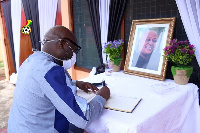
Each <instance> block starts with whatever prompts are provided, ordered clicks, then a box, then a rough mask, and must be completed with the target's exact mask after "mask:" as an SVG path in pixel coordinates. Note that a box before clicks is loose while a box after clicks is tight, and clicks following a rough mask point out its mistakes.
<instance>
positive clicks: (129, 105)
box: [77, 90, 142, 113]
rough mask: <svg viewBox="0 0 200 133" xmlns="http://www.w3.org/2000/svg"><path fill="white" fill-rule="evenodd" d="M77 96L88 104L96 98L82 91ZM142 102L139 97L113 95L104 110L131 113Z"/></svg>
mask: <svg viewBox="0 0 200 133" xmlns="http://www.w3.org/2000/svg"><path fill="white" fill-rule="evenodd" d="M77 94H78V95H79V96H80V97H83V98H85V99H86V100H87V102H90V101H91V100H92V99H93V98H94V97H95V96H96V95H95V94H94V93H93V92H91V94H87V93H85V92H84V91H82V90H77ZM141 100H142V98H138V97H125V96H117V95H111V96H110V98H109V99H108V101H106V104H105V105H104V108H108V109H113V110H117V111H123V112H128V113H131V112H132V111H133V110H134V109H135V108H136V106H137V105H138V104H139V103H140V101H141Z"/></svg>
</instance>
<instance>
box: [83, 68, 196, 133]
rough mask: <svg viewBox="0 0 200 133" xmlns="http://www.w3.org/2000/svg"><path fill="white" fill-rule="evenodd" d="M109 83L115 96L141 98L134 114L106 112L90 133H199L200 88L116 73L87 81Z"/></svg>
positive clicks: (92, 126) (171, 81) (88, 129)
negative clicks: (199, 95) (199, 94)
mask: <svg viewBox="0 0 200 133" xmlns="http://www.w3.org/2000/svg"><path fill="white" fill-rule="evenodd" d="M103 78H104V79H105V81H106V83H107V86H108V87H109V88H110V90H111V95H120V96H131V97H132V96H133V97H141V98H142V101H141V102H140V103H139V105H138V106H137V107H136V109H134V110H133V112H132V113H125V112H120V111H114V110H109V109H103V112H102V115H101V116H100V117H99V118H98V119H97V120H95V121H94V122H92V123H91V124H90V125H89V126H88V127H87V129H86V131H88V132H89V133H180V132H182V133H199V132H200V108H199V104H198V87H197V86H196V85H194V84H192V83H189V84H187V85H178V84H175V83H174V81H173V80H169V79H166V80H165V81H158V80H153V79H148V78H143V77H138V76H134V75H129V74H124V73H123V71H120V72H114V73H113V74H112V75H111V76H105V74H104V73H102V74H99V75H94V76H90V77H88V78H86V79H83V81H90V82H97V81H101V80H102V79H103ZM127 104H128V103H127Z"/></svg>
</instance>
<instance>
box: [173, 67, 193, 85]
mask: <svg viewBox="0 0 200 133" xmlns="http://www.w3.org/2000/svg"><path fill="white" fill-rule="evenodd" d="M171 71H172V75H173V77H174V82H175V83H176V84H180V85H185V84H187V83H188V81H189V78H190V76H191V74H192V72H193V67H191V66H182V67H179V66H172V67H171Z"/></svg>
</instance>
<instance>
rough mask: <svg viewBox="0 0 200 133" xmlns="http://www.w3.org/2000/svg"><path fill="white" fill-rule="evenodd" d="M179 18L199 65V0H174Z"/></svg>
mask: <svg viewBox="0 0 200 133" xmlns="http://www.w3.org/2000/svg"><path fill="white" fill-rule="evenodd" d="M176 3H177V6H178V10H179V12H180V15H181V19H182V22H183V25H184V28H185V31H186V34H187V36H188V39H189V41H190V43H191V44H193V45H194V46H195V47H196V51H195V55H196V59H197V62H198V64H199V66H200V5H199V4H200V3H199V0H176Z"/></svg>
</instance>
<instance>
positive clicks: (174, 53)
mask: <svg viewBox="0 0 200 133" xmlns="http://www.w3.org/2000/svg"><path fill="white" fill-rule="evenodd" d="M163 50H164V55H163V56H164V58H165V59H166V60H167V61H170V62H173V63H174V64H176V65H177V66H187V64H188V63H190V62H191V61H192V58H193V57H194V56H195V54H194V52H195V47H194V45H192V44H190V43H189V41H187V40H186V41H178V40H177V39H173V40H171V41H170V45H169V46H166V47H165V48H164V49H163Z"/></svg>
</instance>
